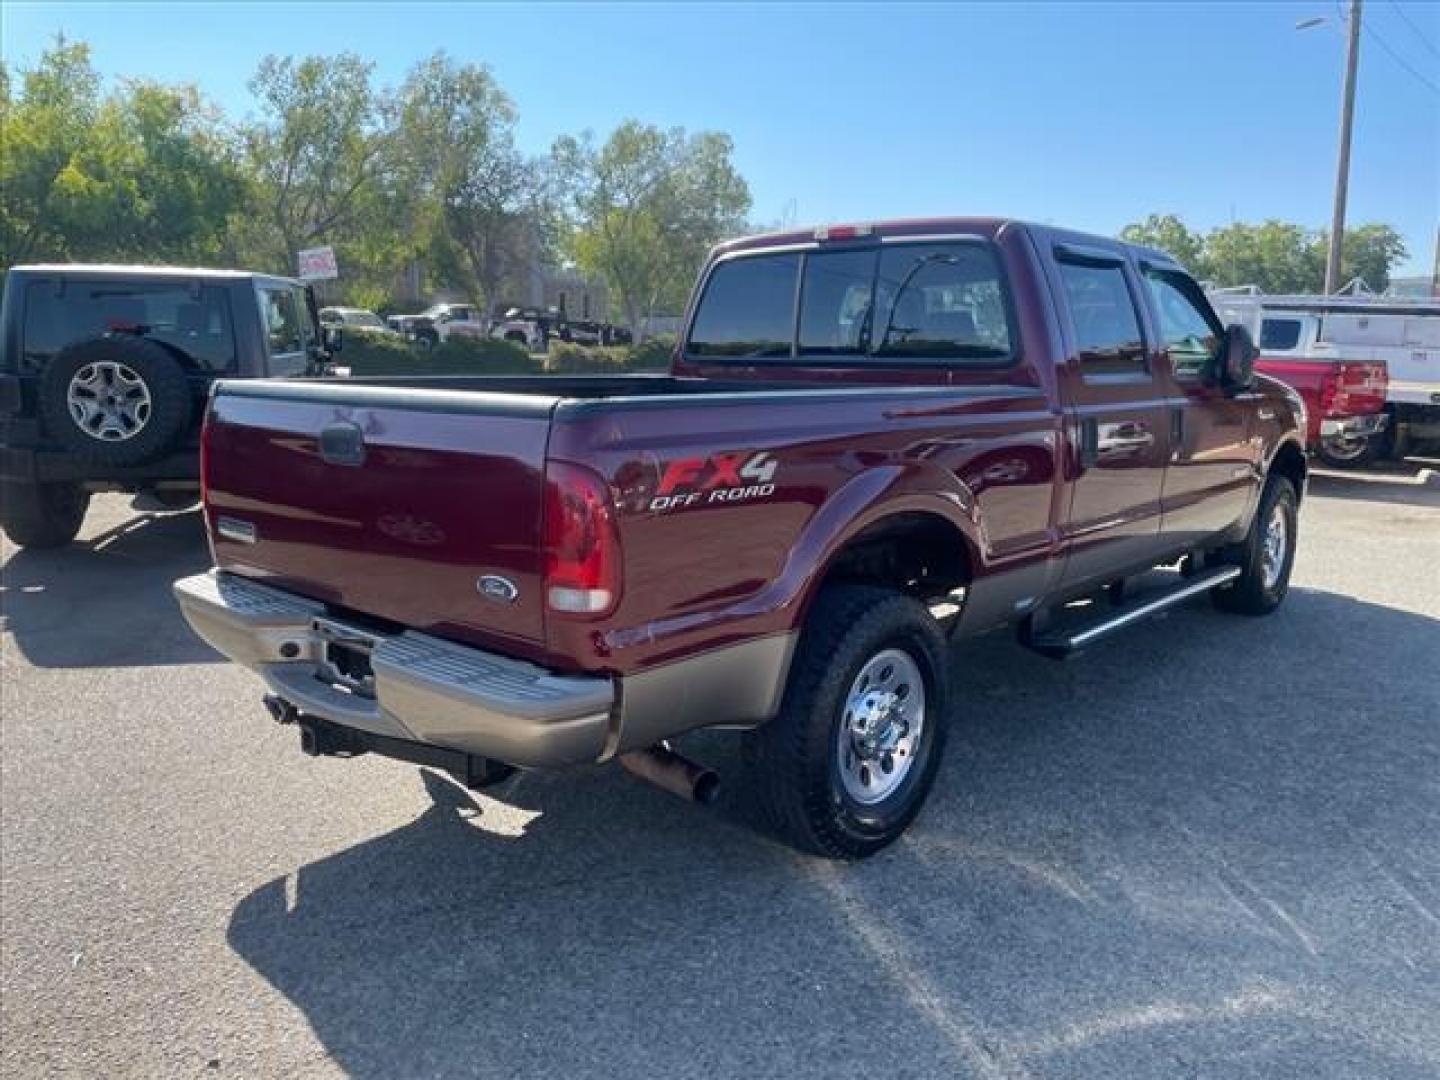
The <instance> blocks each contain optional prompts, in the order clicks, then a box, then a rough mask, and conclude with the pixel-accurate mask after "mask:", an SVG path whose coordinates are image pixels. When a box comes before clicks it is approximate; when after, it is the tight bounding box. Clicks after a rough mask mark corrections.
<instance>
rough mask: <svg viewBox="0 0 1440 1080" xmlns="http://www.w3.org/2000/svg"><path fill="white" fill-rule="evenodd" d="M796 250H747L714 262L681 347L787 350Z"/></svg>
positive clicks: (743, 353)
mask: <svg viewBox="0 0 1440 1080" xmlns="http://www.w3.org/2000/svg"><path fill="white" fill-rule="evenodd" d="M799 272H800V256H799V255H798V254H783V255H750V256H745V257H743V258H737V259H729V260H726V261H725V262H722V263H720V264H718V265H717V266H716V267H715V269H714V270H712V271H711V273H710V280H709V281H708V282H706V285H705V294H704V296H703V297H702V298H701V300H700V306H699V308H698V309H697V310H696V312H695V318H694V320H693V323H692V325H691V328H690V337H689V340H688V342H687V345H686V348H687V350H688V351H689V352H690V353H691V355H693V356H704V357H731V358H737V359H738V358H747V359H749V358H774V357H784V356H789V355H790V353H791V343H792V340H793V338H794V335H795V288H796V282H797V280H798V277H799Z"/></svg>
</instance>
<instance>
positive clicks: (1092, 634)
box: [1021, 566, 1240, 660]
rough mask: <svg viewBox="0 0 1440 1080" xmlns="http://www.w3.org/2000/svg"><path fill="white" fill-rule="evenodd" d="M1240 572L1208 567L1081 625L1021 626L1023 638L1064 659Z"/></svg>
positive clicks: (1233, 569) (1220, 583)
mask: <svg viewBox="0 0 1440 1080" xmlns="http://www.w3.org/2000/svg"><path fill="white" fill-rule="evenodd" d="M1239 576H1240V567H1238V566H1220V567H1216V568H1215V569H1213V570H1205V571H1202V572H1201V573H1199V574H1196V575H1195V576H1194V577H1191V578H1186V579H1185V580H1184V581H1182V582H1181V583H1180V584H1179V585H1177V586H1175V587H1174V588H1173V589H1168V590H1166V591H1165V592H1162V593H1159V594H1158V595H1151V596H1148V597H1142V598H1141V599H1139V600H1137V601H1136V602H1135V603H1134V604H1131V605H1129V606H1127V607H1123V608H1118V609H1116V610H1115V611H1113V612H1111V613H1110V614H1109V615H1107V616H1106V617H1104V618H1101V619H1097V620H1096V621H1095V622H1092V623H1088V624H1086V625H1084V626H1081V627H1078V628H1074V629H1064V630H1052V631H1042V632H1041V633H1039V634H1035V633H1033V632H1026V631H1027V630H1028V624H1027V627H1026V630H1022V633H1021V641H1023V642H1024V643H1025V644H1026V645H1027V646H1028V647H1030V648H1032V649H1034V650H1035V651H1036V652H1038V653H1041V654H1042V655H1044V656H1049V657H1051V658H1053V659H1056V660H1063V659H1064V658H1065V657H1067V656H1069V655H1071V654H1072V653H1075V652H1078V651H1079V650H1081V649H1083V648H1085V647H1086V646H1087V645H1093V644H1094V643H1095V642H1097V641H1099V640H1100V639H1101V638H1105V637H1109V636H1110V635H1111V634H1113V633H1114V632H1115V631H1117V630H1123V629H1124V628H1125V627H1127V626H1130V625H1132V624H1134V623H1137V622H1140V621H1141V620H1143V619H1148V618H1149V617H1150V616H1151V615H1155V614H1157V613H1159V612H1161V611H1166V610H1168V609H1170V608H1172V607H1174V606H1175V605H1176V604H1183V603H1184V602H1185V601H1186V600H1189V599H1191V598H1192V597H1195V596H1198V595H1200V594H1201V593H1203V592H1208V591H1209V590H1211V589H1213V588H1215V587H1216V586H1217V585H1224V584H1225V583H1226V582H1229V581H1234V580H1235V579H1236V578H1238V577H1239Z"/></svg>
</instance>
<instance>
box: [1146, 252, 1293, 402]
mask: <svg viewBox="0 0 1440 1080" xmlns="http://www.w3.org/2000/svg"><path fill="white" fill-rule="evenodd" d="M1145 285H1146V287H1147V288H1148V289H1149V290H1150V296H1151V298H1152V299H1153V300H1154V301H1155V309H1156V311H1157V312H1158V313H1159V315H1160V338H1161V341H1162V343H1163V345H1164V347H1165V348H1166V349H1167V350H1168V351H1169V353H1170V366H1171V368H1172V369H1173V370H1174V372H1175V374H1176V375H1181V376H1194V375H1201V374H1204V372H1205V369H1206V368H1207V367H1208V366H1209V364H1210V362H1211V360H1212V359H1213V358H1214V356H1215V355H1216V353H1217V352H1218V351H1219V348H1220V339H1221V337H1222V336H1223V334H1222V332H1221V329H1220V324H1219V323H1218V322H1216V321H1215V320H1214V318H1213V317H1212V316H1211V315H1210V314H1209V313H1208V311H1207V310H1206V304H1205V302H1204V300H1203V298H1202V297H1201V295H1200V287H1199V286H1198V285H1196V284H1195V283H1194V282H1193V281H1191V280H1190V279H1189V278H1187V277H1186V276H1185V275H1183V274H1177V273H1173V272H1171V271H1168V270H1159V269H1156V268H1154V267H1147V268H1146V269H1145ZM1261 333H1262V335H1263V333H1264V328H1263V327H1262V328H1261ZM1297 333H1298V327H1297Z"/></svg>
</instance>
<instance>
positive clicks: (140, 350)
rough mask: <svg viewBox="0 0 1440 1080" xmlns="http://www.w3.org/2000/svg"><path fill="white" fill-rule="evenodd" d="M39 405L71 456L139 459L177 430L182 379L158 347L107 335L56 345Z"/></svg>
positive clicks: (185, 407) (112, 461)
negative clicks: (70, 452)
mask: <svg viewBox="0 0 1440 1080" xmlns="http://www.w3.org/2000/svg"><path fill="white" fill-rule="evenodd" d="M40 405H41V410H42V412H43V414H44V417H45V425H46V428H47V430H48V431H49V432H50V434H51V435H53V436H54V437H55V438H58V439H59V440H60V441H61V442H63V443H64V444H65V445H66V446H67V447H69V449H70V450H72V451H74V453H75V454H76V455H77V456H79V457H82V458H84V459H85V460H87V461H90V462H93V463H95V464H97V465H143V464H144V463H146V462H148V461H154V460H155V459H156V458H158V457H161V456H163V455H164V454H165V453H167V452H168V451H170V450H172V449H173V448H174V447H175V444H176V443H177V442H178V441H179V439H180V438H181V436H182V435H183V434H184V433H185V429H186V426H187V425H188V423H189V420H190V387H189V384H188V382H187V381H186V378H185V373H184V371H183V370H181V367H180V363H179V361H177V360H176V359H175V357H174V356H172V355H171V354H170V353H169V352H168V351H167V350H166V349H165V348H164V347H162V346H160V345H157V344H156V343H155V342H153V341H147V340H145V339H144V338H140V337H132V336H129V335H114V336H107V337H101V338H92V339H91V340H88V341H80V342H76V343H75V344H73V345H68V346H66V347H65V348H64V349H61V350H60V352H58V353H56V354H55V357H54V359H52V360H51V361H50V365H49V367H48V368H47V369H46V371H45V377H44V380H43V382H42V384H41V390H40Z"/></svg>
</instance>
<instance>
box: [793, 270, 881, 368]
mask: <svg viewBox="0 0 1440 1080" xmlns="http://www.w3.org/2000/svg"><path fill="white" fill-rule="evenodd" d="M875 259H876V252H875V251H874V249H871V250H869V251H828V252H820V253H812V254H811V255H809V256H808V257H807V258H806V259H805V281H804V284H803V286H802V288H801V293H800V297H801V299H800V351H801V352H802V353H805V354H808V355H811V356H816V355H819V356H863V355H864V354H865V353H866V352H868V351H869V348H870V335H871V333H872V328H873V323H874V309H873V307H872V306H871V302H870V301H871V289H872V288H873V285H874V280H875Z"/></svg>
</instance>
